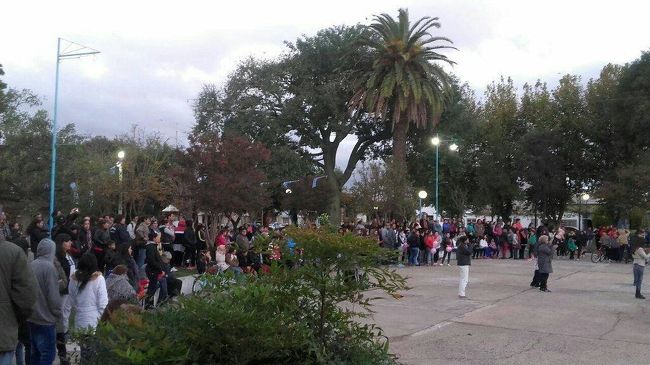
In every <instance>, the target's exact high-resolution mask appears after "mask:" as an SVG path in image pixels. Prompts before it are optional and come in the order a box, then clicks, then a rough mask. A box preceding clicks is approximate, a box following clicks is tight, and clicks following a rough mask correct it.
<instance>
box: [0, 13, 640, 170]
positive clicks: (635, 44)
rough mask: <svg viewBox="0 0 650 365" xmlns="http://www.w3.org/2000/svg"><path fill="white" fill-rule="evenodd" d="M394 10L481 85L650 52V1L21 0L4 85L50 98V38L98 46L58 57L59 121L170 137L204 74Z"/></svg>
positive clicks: (182, 122)
mask: <svg viewBox="0 0 650 365" xmlns="http://www.w3.org/2000/svg"><path fill="white" fill-rule="evenodd" d="M399 7H408V8H409V10H410V12H411V16H412V17H414V18H417V17H421V16H425V15H430V16H439V17H440V21H441V23H442V28H441V29H439V30H436V34H437V35H444V36H448V37H450V38H451V39H453V40H454V43H455V46H456V47H458V49H459V51H450V52H448V55H449V56H450V57H451V58H452V59H453V60H455V61H456V62H457V65H456V66H454V67H453V72H454V73H455V74H457V75H458V76H459V77H460V78H461V80H462V81H467V82H469V83H470V84H471V85H472V87H474V88H475V89H477V90H478V91H479V93H480V90H482V89H483V88H484V87H485V85H486V84H487V83H489V82H490V81H492V80H495V79H497V78H498V77H499V76H501V75H504V76H512V77H513V79H514V80H515V82H516V83H517V84H518V85H521V84H523V83H524V82H528V81H534V80H535V79H537V78H541V79H543V80H546V81H551V82H552V81H553V80H557V79H558V78H559V77H560V75H561V74H564V73H567V72H571V73H578V74H585V73H587V74H585V75H584V76H585V78H588V77H590V76H593V74H594V72H596V70H598V69H599V68H600V67H602V66H603V65H604V64H606V63H608V62H615V63H624V62H627V61H631V60H633V59H635V58H637V57H638V56H639V55H640V52H641V51H642V50H649V49H650V38H649V37H648V34H650V22H648V21H647V19H646V18H647V14H649V13H650V2H645V1H633V0H619V1H617V2H612V1H589V2H586V1H566V0H565V1H560V0H549V1H545V2H532V1H521V0H498V1H497V0H492V1H490V0H483V1H474V0H472V1H470V0H465V1H459V0H439V1H436V2H433V3H432V2H431V1H425V0H411V1H404V0H401V1H400V0H373V1H370V0H366V1H350V0H330V1H326V2H323V1H319V2H316V1H304V0H302V1H299V0H293V1H262V0H260V1H244V0H242V1H235V2H232V1H229V2H225V1H192V0H190V1H185V2H182V3H179V2H177V1H126V0H115V1H111V2H88V1H80V0H72V1H65V2H52V1H47V0H42V1H34V0H22V1H8V2H6V4H3V7H2V10H3V14H5V16H3V18H2V22H0V32H2V34H5V35H6V36H5V37H4V38H3V40H2V47H0V63H2V64H3V65H4V69H5V71H6V72H7V75H6V76H5V80H6V81H7V82H8V83H9V84H10V85H11V86H13V87H16V88H29V89H32V90H34V91H36V92H37V93H39V94H41V95H43V96H45V97H46V98H47V100H52V99H53V91H54V85H53V81H54V66H55V55H56V38H57V37H64V38H66V39H70V40H73V41H76V42H79V43H81V44H85V45H87V46H90V47H93V48H96V49H98V50H100V51H101V52H102V53H101V54H99V55H97V56H96V57H95V58H94V59H88V58H84V59H79V60H70V61H66V62H64V63H63V64H62V69H61V85H60V86H61V89H60V90H61V104H60V111H61V114H60V117H61V120H62V121H63V122H66V121H74V122H76V123H77V124H78V125H79V128H80V129H82V131H83V132H88V133H100V132H101V133H106V134H110V133H111V132H112V133H121V132H123V131H124V129H125V128H127V129H128V125H130V124H132V123H137V124H139V125H140V126H143V127H148V128H154V129H159V130H160V131H162V132H163V133H165V134H167V135H168V137H170V138H175V131H176V130H180V131H187V130H189V129H190V128H191V124H192V111H191V108H190V103H189V102H188V100H190V99H192V98H195V97H196V95H197V93H198V92H199V91H200V88H201V85H202V84H203V83H209V82H213V83H221V82H223V81H224V80H225V79H226V77H227V75H228V74H229V73H231V72H232V71H233V70H234V69H235V67H236V65H237V64H238V63H239V62H240V61H241V60H242V59H244V58H246V57H248V56H251V55H253V56H256V57H274V56H276V55H278V54H279V53H281V52H282V50H283V49H284V45H283V41H285V40H288V41H293V40H295V39H296V38H297V37H298V36H300V35H302V34H308V35H309V34H314V33H315V32H316V31H317V30H319V29H322V28H324V27H328V26H332V25H338V24H356V23H359V22H361V23H366V24H367V23H369V22H370V19H371V17H372V15H373V14H377V13H383V12H388V13H390V14H393V15H395V14H396V12H397V9H398V8H399ZM45 107H47V108H48V109H50V108H51V102H47V103H46V104H45ZM125 126H127V127H125ZM350 143H352V141H347V140H346V143H344V145H345V146H344V147H345V148H346V149H349V148H351V144H350ZM337 157H340V158H339V161H340V163H339V164H342V163H343V161H345V160H346V159H345V156H343V155H341V156H337Z"/></svg>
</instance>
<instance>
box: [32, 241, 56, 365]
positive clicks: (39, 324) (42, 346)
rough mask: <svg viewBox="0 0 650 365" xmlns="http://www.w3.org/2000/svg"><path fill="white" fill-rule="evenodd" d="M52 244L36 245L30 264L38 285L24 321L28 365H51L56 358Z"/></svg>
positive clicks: (49, 242) (54, 273) (54, 277)
mask: <svg viewBox="0 0 650 365" xmlns="http://www.w3.org/2000/svg"><path fill="white" fill-rule="evenodd" d="M54 255H55V244H54V241H52V240H51V239H49V238H44V239H42V240H41V241H40V242H39V243H38V248H37V249H36V258H35V260H34V261H32V263H31V268H32V271H33V272H34V276H35V278H36V282H37V283H38V290H37V299H36V304H35V305H34V310H33V312H32V315H31V316H30V317H29V319H28V320H27V324H28V327H29V332H30V333H31V341H30V342H31V356H30V359H31V361H30V363H31V364H34V365H36V364H52V362H53V361H54V358H55V357H56V323H57V321H58V320H59V319H60V318H61V309H62V300H61V294H60V292H59V289H60V288H59V285H60V283H59V273H58V271H57V269H56V267H55V266H54Z"/></svg>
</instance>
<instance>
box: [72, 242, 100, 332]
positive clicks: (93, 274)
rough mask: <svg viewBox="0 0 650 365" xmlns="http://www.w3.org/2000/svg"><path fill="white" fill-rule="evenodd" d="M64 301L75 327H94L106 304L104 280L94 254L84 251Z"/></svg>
mask: <svg viewBox="0 0 650 365" xmlns="http://www.w3.org/2000/svg"><path fill="white" fill-rule="evenodd" d="M68 293H69V298H68V301H67V303H66V305H67V306H68V308H67V309H68V310H71V311H72V317H74V328H75V329H85V330H87V329H91V330H92V329H95V327H97V323H98V322H99V319H100V318H101V316H102V314H103V313H104V308H106V305H107V304H108V293H107V292H106V281H105V280H104V277H103V276H102V273H101V272H99V268H98V266H97V258H96V257H95V255H92V254H89V253H86V254H84V255H83V256H81V259H79V263H77V271H76V272H75V273H74V275H72V277H71V279H70V284H69V286H68Z"/></svg>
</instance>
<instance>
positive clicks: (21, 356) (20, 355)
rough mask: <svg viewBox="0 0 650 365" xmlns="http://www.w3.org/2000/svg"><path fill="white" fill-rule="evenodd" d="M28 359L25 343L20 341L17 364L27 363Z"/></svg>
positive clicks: (17, 347) (23, 364) (17, 348)
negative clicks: (26, 357)
mask: <svg viewBox="0 0 650 365" xmlns="http://www.w3.org/2000/svg"><path fill="white" fill-rule="evenodd" d="M27 361H29V359H25V345H23V343H22V342H20V341H18V345H16V365H25V362H27Z"/></svg>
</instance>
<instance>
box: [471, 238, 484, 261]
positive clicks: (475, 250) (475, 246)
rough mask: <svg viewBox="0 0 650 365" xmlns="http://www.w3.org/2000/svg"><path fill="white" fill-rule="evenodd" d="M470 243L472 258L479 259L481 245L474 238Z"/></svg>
mask: <svg viewBox="0 0 650 365" xmlns="http://www.w3.org/2000/svg"><path fill="white" fill-rule="evenodd" d="M470 242H471V243H472V258H473V259H478V258H479V257H481V251H482V249H481V244H480V242H479V241H477V240H476V239H474V238H471V239H470Z"/></svg>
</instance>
